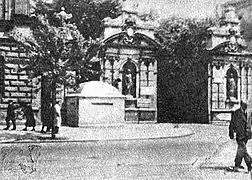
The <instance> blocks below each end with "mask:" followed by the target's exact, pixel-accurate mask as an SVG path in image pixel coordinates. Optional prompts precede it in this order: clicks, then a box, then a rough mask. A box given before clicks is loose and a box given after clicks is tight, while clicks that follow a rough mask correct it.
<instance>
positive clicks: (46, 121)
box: [4, 100, 61, 133]
mask: <svg viewBox="0 0 252 180" xmlns="http://www.w3.org/2000/svg"><path fill="white" fill-rule="evenodd" d="M59 103H60V102H59V101H57V102H56V104H55V106H54V110H53V108H52V106H51V107H50V108H49V109H48V111H47V112H46V115H47V117H46V118H42V119H41V122H42V129H41V131H40V132H41V133H45V132H46V131H51V130H54V133H58V132H59V127H60V125H61V112H60V111H61V107H60V105H59ZM53 112H54V113H55V118H54V116H53ZM20 113H21V114H22V116H23V117H25V119H26V122H25V127H24V129H23V131H27V128H28V127H32V129H31V131H35V126H36V120H35V117H34V112H33V109H32V106H31V104H30V103H24V102H22V103H17V104H15V103H14V102H13V101H12V100H9V102H8V107H7V115H6V118H5V121H6V127H5V128H4V130H9V129H10V122H12V126H13V127H12V129H11V130H16V119H17V116H18V114H20ZM53 120H55V122H54V128H52V126H53ZM45 127H47V129H46V131H45Z"/></svg>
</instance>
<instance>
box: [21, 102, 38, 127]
mask: <svg viewBox="0 0 252 180" xmlns="http://www.w3.org/2000/svg"><path fill="white" fill-rule="evenodd" d="M24 115H25V117H26V122H25V128H24V129H23V131H27V127H32V131H35V126H36V122H35V118H34V113H33V109H32V106H31V104H30V103H28V104H25V106H24Z"/></svg>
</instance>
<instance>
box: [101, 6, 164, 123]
mask: <svg viewBox="0 0 252 180" xmlns="http://www.w3.org/2000/svg"><path fill="white" fill-rule="evenodd" d="M129 4H130V3H127V7H126V6H125V7H124V8H123V11H122V15H121V16H119V17H118V18H116V19H110V18H106V19H105V31H104V41H103V42H104V45H103V47H102V50H101V53H100V54H101V57H100V63H101V69H102V76H101V80H102V81H104V82H107V83H109V84H112V85H113V86H114V87H116V88H118V89H119V91H120V92H121V93H122V94H123V95H125V96H126V101H125V120H126V121H134V122H139V121H151V122H156V121H157V58H156V54H157V53H158V50H159V48H160V45H159V44H158V43H157V42H156V41H155V40H154V27H155V26H154V25H155V22H154V21H142V20H141V19H140V17H139V16H138V15H137V13H136V11H135V10H134V7H136V6H135V5H132V6H131V7H130V8H129Z"/></svg>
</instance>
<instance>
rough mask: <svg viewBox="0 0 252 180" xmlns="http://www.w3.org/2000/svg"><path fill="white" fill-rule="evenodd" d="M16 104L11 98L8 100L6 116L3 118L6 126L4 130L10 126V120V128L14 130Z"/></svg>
mask: <svg viewBox="0 0 252 180" xmlns="http://www.w3.org/2000/svg"><path fill="white" fill-rule="evenodd" d="M15 109H16V106H15V105H14V103H13V101H12V100H9V101H8V107H7V116H6V118H5V121H6V128H4V130H8V129H9V128H10V121H11V122H12V125H13V128H12V129H11V130H16V116H15Z"/></svg>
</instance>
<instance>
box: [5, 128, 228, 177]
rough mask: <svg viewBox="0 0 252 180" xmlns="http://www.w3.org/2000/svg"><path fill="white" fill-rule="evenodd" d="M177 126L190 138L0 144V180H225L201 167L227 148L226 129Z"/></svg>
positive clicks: (221, 172) (220, 174)
mask: <svg viewBox="0 0 252 180" xmlns="http://www.w3.org/2000/svg"><path fill="white" fill-rule="evenodd" d="M179 126H182V127H190V128H192V129H193V131H194V132H195V134H194V135H191V136H187V137H181V138H164V139H149V140H121V141H95V142H65V143H36V144H28V143H25V144H20V143H18V144H5V145H4V144H2V145H1V147H2V148H1V150H4V151H2V152H8V153H7V155H5V156H4V157H3V153H2V152H1V155H2V175H3V176H2V177H3V178H4V179H73V180H74V179H186V180H187V179H225V178H223V177H225V176H223V171H222V170H223V169H222V170H221V169H218V168H217V169H214V168H207V167H208V166H204V167H203V166H202V165H203V164H204V163H205V162H207V160H208V159H211V158H212V157H213V156H215V155H216V154H218V152H219V151H220V150H221V148H222V147H223V146H224V145H225V144H227V142H229V140H228V137H227V126H213V125H190V124H187V125H179ZM29 145H30V151H29V150H28V146H29ZM31 145H35V146H31ZM39 152H40V153H39ZM5 154H6V153H5ZM31 157H32V158H31ZM31 159H32V160H31ZM3 160H4V161H3ZM230 165H232V164H230ZM230 175H231V176H232V174H230ZM228 177H230V176H228Z"/></svg>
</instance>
